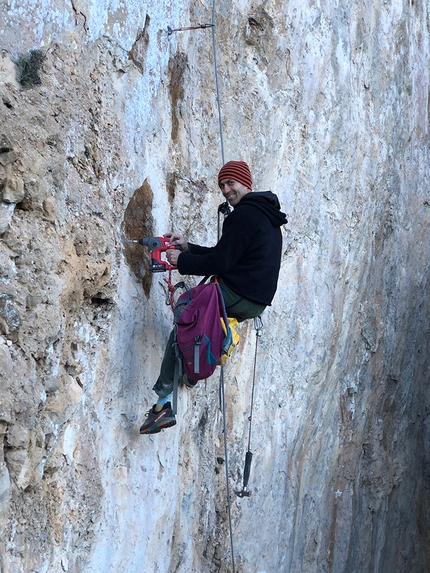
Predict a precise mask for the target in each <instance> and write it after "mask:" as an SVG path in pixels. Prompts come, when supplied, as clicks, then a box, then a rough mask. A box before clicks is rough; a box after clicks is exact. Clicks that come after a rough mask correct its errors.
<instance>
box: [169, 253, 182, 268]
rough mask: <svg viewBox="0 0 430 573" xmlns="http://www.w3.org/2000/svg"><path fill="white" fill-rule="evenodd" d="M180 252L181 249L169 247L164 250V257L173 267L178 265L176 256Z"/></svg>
mask: <svg viewBox="0 0 430 573" xmlns="http://www.w3.org/2000/svg"><path fill="white" fill-rule="evenodd" d="M180 254H181V251H178V250H177V249H169V250H168V251H166V259H167V260H168V261H169V263H170V264H171V265H173V266H174V267H177V266H178V258H179V255H180Z"/></svg>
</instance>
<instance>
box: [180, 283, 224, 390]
mask: <svg viewBox="0 0 430 573" xmlns="http://www.w3.org/2000/svg"><path fill="white" fill-rule="evenodd" d="M220 316H223V317H225V307H224V300H223V297H222V294H221V290H220V288H219V285H218V284H217V283H208V284H202V285H198V286H196V287H194V288H192V289H191V290H189V291H188V292H185V293H183V294H182V295H181V296H180V297H179V299H178V302H177V303H176V306H175V323H176V327H177V333H176V340H177V344H178V348H179V350H180V351H181V354H182V357H183V368H184V372H185V374H187V376H188V377H189V378H191V379H192V380H203V379H204V378H208V377H209V376H211V374H213V372H214V370H215V368H216V365H217V363H218V362H219V360H220V358H221V354H222V351H223V344H224V340H225V335H224V332H223V330H222V326H221V321H220Z"/></svg>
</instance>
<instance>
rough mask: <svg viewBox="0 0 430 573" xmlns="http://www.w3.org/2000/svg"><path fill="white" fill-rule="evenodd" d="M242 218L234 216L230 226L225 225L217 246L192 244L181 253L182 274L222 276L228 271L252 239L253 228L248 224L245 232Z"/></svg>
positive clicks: (179, 266)
mask: <svg viewBox="0 0 430 573" xmlns="http://www.w3.org/2000/svg"><path fill="white" fill-rule="evenodd" d="M230 216H231V215H229V217H230ZM236 219H237V220H236ZM240 219H242V217H241V218H239V217H234V218H233V219H232V220H231V222H230V224H229V225H228V226H224V230H223V234H222V236H221V239H220V240H219V241H218V243H217V244H216V245H215V247H212V248H207V247H198V246H197V245H191V249H190V250H189V252H187V253H181V254H180V255H179V258H178V270H179V272H180V273H181V274H182V275H198V276H205V275H219V276H222V275H224V274H225V273H227V272H228V271H229V270H230V269H231V268H232V267H233V266H234V265H235V264H236V263H237V261H238V260H239V259H240V258H241V256H242V254H243V253H244V251H245V250H246V248H247V247H248V245H249V243H250V242H251V239H252V234H253V232H252V229H250V228H249V226H248V229H247V230H246V232H244V229H243V228H241V227H242V225H241V224H240V223H241V221H240ZM244 223H245V221H244ZM251 227H252V225H251ZM195 247H198V248H197V249H195Z"/></svg>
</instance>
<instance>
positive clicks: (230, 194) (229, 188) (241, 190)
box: [219, 179, 251, 207]
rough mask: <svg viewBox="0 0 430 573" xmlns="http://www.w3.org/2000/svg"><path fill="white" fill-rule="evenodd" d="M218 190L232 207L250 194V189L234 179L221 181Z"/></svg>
mask: <svg viewBox="0 0 430 573" xmlns="http://www.w3.org/2000/svg"><path fill="white" fill-rule="evenodd" d="M219 188H220V189H221V193H222V194H223V195H224V197H225V199H226V200H227V201H228V202H229V203H230V205H231V206H232V207H236V205H237V204H238V203H239V202H240V200H241V199H242V197H243V196H244V195H246V194H247V193H250V192H251V189H248V187H245V185H242V183H239V182H238V181H235V180H234V179H221V181H220V183H219Z"/></svg>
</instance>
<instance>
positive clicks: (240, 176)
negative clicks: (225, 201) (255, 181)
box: [218, 161, 252, 191]
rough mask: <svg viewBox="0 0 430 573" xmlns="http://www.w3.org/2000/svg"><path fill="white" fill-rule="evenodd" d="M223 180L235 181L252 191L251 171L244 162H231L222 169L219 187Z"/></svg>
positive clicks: (219, 176) (219, 174)
mask: <svg viewBox="0 0 430 573" xmlns="http://www.w3.org/2000/svg"><path fill="white" fill-rule="evenodd" d="M223 179H234V181H237V182H238V183H242V185H245V187H248V189H251V191H252V177H251V171H250V170H249V167H248V165H247V164H246V163H245V162H244V161H229V162H228V163H226V164H225V165H224V167H221V170H220V172H219V173H218V185H219V184H220V182H221V181H222V180H223Z"/></svg>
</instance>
